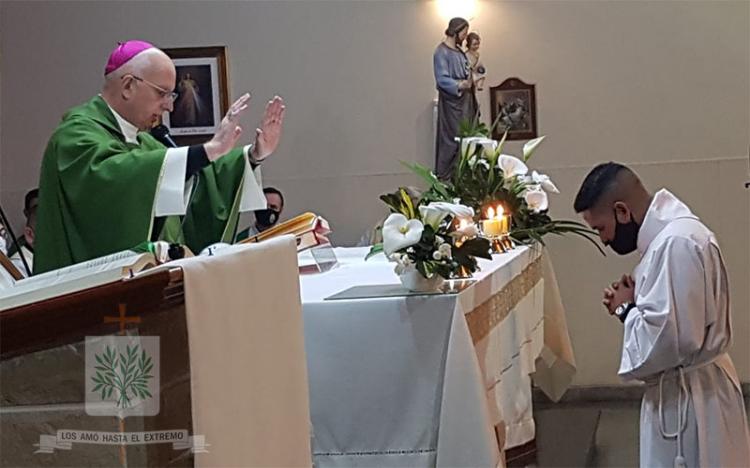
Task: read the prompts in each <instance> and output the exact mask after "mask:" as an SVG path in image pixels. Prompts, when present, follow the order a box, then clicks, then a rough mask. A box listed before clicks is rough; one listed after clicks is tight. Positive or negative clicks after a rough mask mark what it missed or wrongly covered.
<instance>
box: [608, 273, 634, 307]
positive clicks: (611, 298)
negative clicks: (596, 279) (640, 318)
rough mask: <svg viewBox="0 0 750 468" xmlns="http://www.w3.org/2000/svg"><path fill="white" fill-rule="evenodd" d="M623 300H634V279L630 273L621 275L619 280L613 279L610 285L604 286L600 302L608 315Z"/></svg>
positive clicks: (623, 301)
mask: <svg viewBox="0 0 750 468" xmlns="http://www.w3.org/2000/svg"><path fill="white" fill-rule="evenodd" d="M625 302H630V303H633V302H635V280H634V279H633V277H632V276H630V275H622V278H620V280H619V281H615V282H613V283H612V284H611V285H610V287H608V288H604V298H603V299H602V304H604V307H606V308H607V311H608V312H609V314H610V315H614V313H615V309H617V306H619V305H620V304H623V303H625Z"/></svg>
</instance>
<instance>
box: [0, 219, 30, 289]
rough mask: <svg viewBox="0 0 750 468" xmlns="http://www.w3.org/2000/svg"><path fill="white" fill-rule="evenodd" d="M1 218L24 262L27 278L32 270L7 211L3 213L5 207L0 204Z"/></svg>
mask: <svg viewBox="0 0 750 468" xmlns="http://www.w3.org/2000/svg"><path fill="white" fill-rule="evenodd" d="M0 218H2V222H3V225H4V226H5V227H6V229H8V232H9V233H10V237H11V239H12V240H13V245H15V246H16V250H17V251H18V255H19V256H20V257H21V262H23V267H24V269H25V270H26V276H27V277H29V276H31V268H29V264H28V262H26V257H25V256H24V254H23V251H21V244H19V243H18V239H17V238H16V234H15V233H14V232H13V228H12V227H10V223H9V222H8V218H6V217H5V211H3V206H2V205H1V204H0Z"/></svg>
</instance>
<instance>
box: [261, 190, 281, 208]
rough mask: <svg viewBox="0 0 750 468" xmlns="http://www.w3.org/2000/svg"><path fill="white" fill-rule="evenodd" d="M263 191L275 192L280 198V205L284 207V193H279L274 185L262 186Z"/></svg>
mask: <svg viewBox="0 0 750 468" xmlns="http://www.w3.org/2000/svg"><path fill="white" fill-rule="evenodd" d="M263 193H275V194H276V195H278V196H279V198H281V207H282V208H283V207H284V194H283V193H281V190H279V189H277V188H276V187H264V188H263Z"/></svg>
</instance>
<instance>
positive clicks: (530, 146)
mask: <svg viewBox="0 0 750 468" xmlns="http://www.w3.org/2000/svg"><path fill="white" fill-rule="evenodd" d="M545 138H546V135H542V136H540V137H538V138H534V139H533V140H529V141H527V142H526V144H524V145H523V162H526V161H528V160H529V158H531V155H532V154H534V151H536V148H537V146H539V145H540V144H541V143H542V141H544V139H545Z"/></svg>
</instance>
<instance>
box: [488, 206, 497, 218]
mask: <svg viewBox="0 0 750 468" xmlns="http://www.w3.org/2000/svg"><path fill="white" fill-rule="evenodd" d="M494 218H495V210H493V209H492V207H489V208H488V209H487V219H494Z"/></svg>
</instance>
